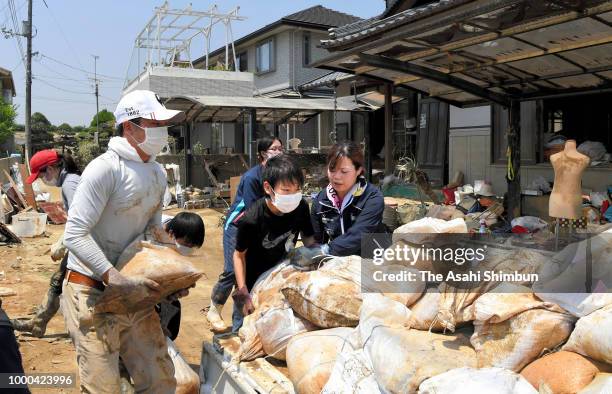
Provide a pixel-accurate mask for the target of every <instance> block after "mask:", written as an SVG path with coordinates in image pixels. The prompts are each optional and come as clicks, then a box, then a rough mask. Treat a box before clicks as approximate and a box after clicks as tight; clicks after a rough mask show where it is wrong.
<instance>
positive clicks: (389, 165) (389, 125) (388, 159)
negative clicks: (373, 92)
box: [385, 83, 393, 175]
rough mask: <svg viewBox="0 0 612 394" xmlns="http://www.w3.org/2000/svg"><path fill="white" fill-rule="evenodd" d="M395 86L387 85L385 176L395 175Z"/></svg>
mask: <svg viewBox="0 0 612 394" xmlns="http://www.w3.org/2000/svg"><path fill="white" fill-rule="evenodd" d="M392 94H393V85H392V84H390V83H387V84H385V175H391V174H393V97H392Z"/></svg>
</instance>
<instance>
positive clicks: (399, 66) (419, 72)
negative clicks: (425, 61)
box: [359, 53, 510, 107]
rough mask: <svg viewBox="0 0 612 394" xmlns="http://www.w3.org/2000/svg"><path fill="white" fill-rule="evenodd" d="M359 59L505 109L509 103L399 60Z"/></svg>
mask: <svg viewBox="0 0 612 394" xmlns="http://www.w3.org/2000/svg"><path fill="white" fill-rule="evenodd" d="M359 58H360V59H361V60H362V61H363V62H366V63H368V64H370V65H372V66H374V67H378V68H383V69H387V70H392V71H398V72H403V73H406V74H412V75H416V76H419V77H422V78H425V79H430V80H432V81H435V82H439V83H442V84H445V85H448V86H450V87H454V88H457V89H461V90H463V91H465V92H467V93H470V94H473V95H474V96H477V97H481V98H483V99H485V100H488V101H492V102H494V103H497V104H501V105H503V106H505V107H507V106H508V105H509V103H510V101H509V99H508V98H507V97H505V96H503V95H501V94H497V93H494V92H490V91H488V90H487V89H483V88H482V87H480V86H478V85H476V84H473V83H470V82H467V81H466V80H463V79H460V78H457V77H454V76H452V75H449V74H446V73H443V72H440V71H437V70H434V69H431V68H428V67H423V66H419V65H416V64H412V63H409V62H403V61H401V60H395V59H390V58H385V57H382V56H376V55H368V54H365V53H361V54H359Z"/></svg>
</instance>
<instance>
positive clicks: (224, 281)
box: [206, 137, 283, 332]
mask: <svg viewBox="0 0 612 394" xmlns="http://www.w3.org/2000/svg"><path fill="white" fill-rule="evenodd" d="M281 153H283V144H282V142H281V141H280V140H279V139H278V138H274V137H263V138H260V139H259V140H257V159H258V161H259V164H257V165H256V166H254V167H253V168H251V169H250V170H248V171H247V172H245V173H244V175H242V178H241V179H240V183H239V184H238V190H237V191H236V197H235V199H234V203H233V204H232V206H231V207H230V209H229V211H228V215H227V219H226V221H225V225H224V228H223V259H224V264H223V272H222V273H221V275H219V280H218V281H217V283H216V284H215V286H214V287H213V290H212V294H211V296H210V299H211V303H210V308H209V310H208V313H207V315H206V317H207V318H208V321H209V322H210V324H211V329H212V331H213V332H221V331H224V330H225V329H226V325H225V323H224V322H223V319H222V318H221V310H222V308H223V305H225V302H226V301H227V299H228V298H229V296H230V294H231V292H232V289H233V287H234V284H235V282H236V279H235V277H234V260H233V255H234V250H235V249H236V234H237V232H238V228H237V227H236V225H235V223H236V222H237V220H238V219H239V218H240V217H241V216H242V215H243V214H244V212H245V211H246V210H247V208H249V207H250V206H251V205H252V204H253V203H254V202H255V201H257V200H259V199H260V198H262V197H263V196H264V189H263V182H262V179H261V176H262V173H263V168H264V166H265V165H266V162H267V161H268V159H270V158H271V157H274V156H277V155H279V154H281ZM234 316H237V317H238V319H240V320H241V317H242V314H241V313H240V311H237V310H236V309H234V313H233V315H232V320H234Z"/></svg>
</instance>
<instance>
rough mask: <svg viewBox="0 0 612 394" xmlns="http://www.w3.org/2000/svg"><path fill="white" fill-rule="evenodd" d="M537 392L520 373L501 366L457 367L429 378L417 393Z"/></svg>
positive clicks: (518, 393) (499, 393) (508, 393)
mask: <svg viewBox="0 0 612 394" xmlns="http://www.w3.org/2000/svg"><path fill="white" fill-rule="evenodd" d="M464 393H495V394H537V393H538V392H537V390H535V389H534V388H533V386H531V384H529V382H528V381H527V380H525V378H523V377H522V376H521V375H519V374H517V373H515V372H512V371H509V370H507V369H503V368H483V369H474V368H467V367H464V368H457V369H453V370H450V371H448V372H444V373H442V374H440V375H437V376H434V377H433V378H429V379H427V380H426V381H424V382H423V383H421V385H420V386H419V394H464Z"/></svg>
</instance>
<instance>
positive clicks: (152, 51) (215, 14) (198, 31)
mask: <svg viewBox="0 0 612 394" xmlns="http://www.w3.org/2000/svg"><path fill="white" fill-rule="evenodd" d="M239 10H240V7H236V8H234V9H233V10H232V11H230V12H228V13H221V12H219V11H218V7H217V5H216V4H215V5H212V6H211V7H210V8H209V9H208V11H195V10H193V9H192V6H191V4H190V5H189V6H187V7H185V8H184V9H171V8H169V5H168V1H166V2H164V4H163V5H162V6H161V7H155V9H154V13H153V16H152V17H151V18H150V19H149V20H148V21H147V23H146V25H145V27H144V28H143V29H142V30H141V31H140V33H139V34H138V36H136V39H135V40H134V48H133V51H136V52H137V62H138V65H137V70H139V71H138V72H137V76H138V75H140V73H141V72H142V71H140V70H143V69H144V70H145V71H148V70H150V69H151V68H152V67H153V66H167V67H187V68H194V67H193V62H192V59H191V43H192V41H193V40H194V39H196V38H197V37H198V36H200V35H202V36H203V38H204V46H205V51H206V56H205V57H206V69H208V66H209V64H208V55H209V53H210V38H211V34H212V31H213V28H214V27H215V26H216V25H218V24H223V25H224V27H225V68H226V70H227V69H228V68H229V60H230V46H231V56H232V60H233V62H234V71H237V70H236V49H235V47H234V38H233V33H232V22H233V21H242V20H246V19H247V18H246V17H243V16H239V15H238V11H239ZM140 49H146V57H145V59H141V58H140ZM132 53H133V52H132ZM182 55H184V58H183V57H182ZM132 57H133V56H132ZM132 60H133V59H132ZM143 60H144V64H143V63H142V61H143ZM130 66H131V64H130V65H128V70H127V73H126V86H127V85H128V84H129V83H130V75H129V73H130ZM143 66H144V67H143Z"/></svg>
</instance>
